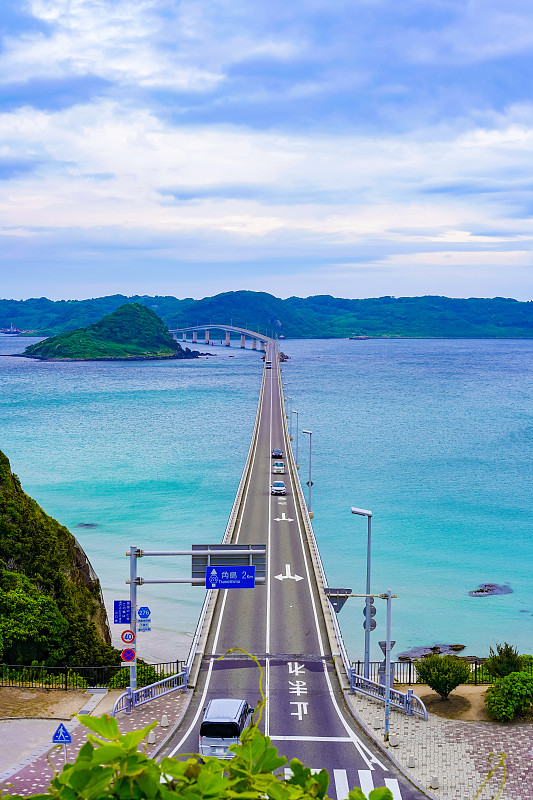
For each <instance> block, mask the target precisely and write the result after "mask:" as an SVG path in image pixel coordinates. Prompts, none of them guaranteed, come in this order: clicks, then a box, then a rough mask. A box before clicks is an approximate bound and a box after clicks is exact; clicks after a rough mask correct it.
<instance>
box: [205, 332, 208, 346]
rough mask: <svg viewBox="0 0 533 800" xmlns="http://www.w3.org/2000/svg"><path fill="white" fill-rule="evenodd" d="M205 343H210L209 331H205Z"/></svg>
mask: <svg viewBox="0 0 533 800" xmlns="http://www.w3.org/2000/svg"><path fill="white" fill-rule="evenodd" d="M205 343H206V344H209V331H205Z"/></svg>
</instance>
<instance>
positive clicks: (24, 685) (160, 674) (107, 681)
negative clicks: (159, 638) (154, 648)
mask: <svg viewBox="0 0 533 800" xmlns="http://www.w3.org/2000/svg"><path fill="white" fill-rule="evenodd" d="M183 669H184V662H183V661H166V662H163V663H159V664H138V665H137V680H138V682H139V684H140V685H141V686H142V685H143V684H149V683H150V682H152V683H153V681H154V677H156V678H160V679H162V678H166V677H167V676H169V675H175V674H176V673H181V672H182V671H183ZM128 680H129V670H127V669H125V668H124V667H122V666H121V665H119V664H118V665H112V666H104V667H76V666H62V667H45V666H39V665H35V664H31V665H23V664H0V686H2V687H19V688H21V689H58V690H63V691H69V690H75V689H89V688H90V689H105V688H108V689H123V688H124V687H125V685H126V684H127V682H128Z"/></svg>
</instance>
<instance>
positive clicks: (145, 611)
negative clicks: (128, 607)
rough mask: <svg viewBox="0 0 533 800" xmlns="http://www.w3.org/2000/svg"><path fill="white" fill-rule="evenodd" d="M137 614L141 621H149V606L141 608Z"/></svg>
mask: <svg viewBox="0 0 533 800" xmlns="http://www.w3.org/2000/svg"><path fill="white" fill-rule="evenodd" d="M137 614H138V615H139V619H148V617H149V616H150V609H149V608H148V606H141V607H140V609H139V610H138V611H137Z"/></svg>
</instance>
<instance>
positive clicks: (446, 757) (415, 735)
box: [349, 695, 533, 800]
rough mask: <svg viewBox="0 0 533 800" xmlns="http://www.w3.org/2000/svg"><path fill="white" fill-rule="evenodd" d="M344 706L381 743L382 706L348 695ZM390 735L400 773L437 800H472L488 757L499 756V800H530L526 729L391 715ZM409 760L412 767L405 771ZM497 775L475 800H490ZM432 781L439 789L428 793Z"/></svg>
mask: <svg viewBox="0 0 533 800" xmlns="http://www.w3.org/2000/svg"><path fill="white" fill-rule="evenodd" d="M349 703H350V705H351V707H352V709H353V710H354V711H355V713H356V714H357V716H358V717H359V718H360V719H361V721H362V722H363V723H364V725H365V726H366V727H367V728H368V729H369V732H370V733H371V734H373V735H374V737H376V738H379V739H380V741H383V733H384V707H383V704H382V703H379V702H376V701H374V700H371V699H370V698H367V697H365V696H364V695H351V696H349ZM390 733H391V735H392V736H394V737H396V738H397V740H398V742H399V743H398V745H397V746H396V747H388V749H389V751H390V753H391V755H392V756H393V757H394V758H395V759H396V760H397V761H398V762H399V763H400V764H401V766H402V770H403V772H404V773H405V774H406V775H407V776H408V777H411V778H413V779H414V780H415V781H416V782H417V783H418V784H419V785H420V786H422V787H423V788H424V789H427V790H428V793H429V794H430V795H434V796H435V797H437V798H438V799H439V800H473V798H474V796H475V794H476V792H477V791H478V790H479V788H480V787H481V785H482V784H483V781H484V780H485V778H486V777H487V774H488V772H489V770H490V768H491V767H490V765H489V754H490V753H494V754H495V755H496V756H497V757H499V755H500V753H502V752H503V753H506V755H507V758H506V761H505V764H506V770H507V778H506V782H505V788H504V790H503V794H502V796H501V800H533V725H531V724H527V723H508V724H500V723H494V722H462V721H459V720H451V719H443V718H442V717H438V716H436V715H435V714H430V715H429V720H428V722H424V721H423V720H422V719H421V718H420V717H414V716H413V717H408V716H406V715H405V714H403V713H401V712H399V711H394V710H392V711H391V721H390ZM410 758H412V759H414V765H415V766H414V767H412V768H409V767H408V766H407V764H408V763H409V759H410ZM496 761H497V758H496ZM496 761H495V762H494V764H495V763H496ZM502 776H503V772H502V769H501V768H500V769H498V771H497V772H496V773H495V774H494V776H493V777H492V779H491V780H490V781H489V783H488V784H487V786H486V787H485V788H484V790H483V792H482V793H481V794H480V795H479V798H478V800H492V798H494V797H495V796H496V794H497V789H498V788H499V786H500V784H501V780H502ZM432 778H437V779H438V787H439V788H438V789H432V788H430V787H431V783H432Z"/></svg>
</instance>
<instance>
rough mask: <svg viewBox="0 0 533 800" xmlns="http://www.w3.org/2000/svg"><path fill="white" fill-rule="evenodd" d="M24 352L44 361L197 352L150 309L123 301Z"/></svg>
mask: <svg viewBox="0 0 533 800" xmlns="http://www.w3.org/2000/svg"><path fill="white" fill-rule="evenodd" d="M23 355H24V356H28V357H29V358H38V359H41V360H45V361H97V360H100V361H115V360H128V361H129V360H133V361H135V360H144V359H154V358H197V357H198V356H199V355H200V353H199V352H197V351H195V350H189V348H183V347H182V346H181V345H180V344H178V342H176V341H175V340H174V339H173V338H172V336H171V335H170V333H169V332H168V328H167V327H166V326H165V324H164V322H163V321H162V320H161V319H160V318H159V317H158V316H157V314H156V313H155V311H153V310H152V309H150V308H147V307H146V306H144V305H141V304H140V303H124V305H121V306H119V308H117V309H116V311H113V312H112V313H111V314H107V315H106V316H105V317H103V318H102V319H101V320H99V321H98V322H94V323H93V324H92V325H88V326H87V327H86V328H77V329H76V330H73V331H66V332H65V333H61V334H59V335H58V336H52V337H51V338H49V339H45V340H44V341H42V342H38V343H37V344H32V345H31V346H30V347H27V348H26V350H25V351H24V353H23Z"/></svg>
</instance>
